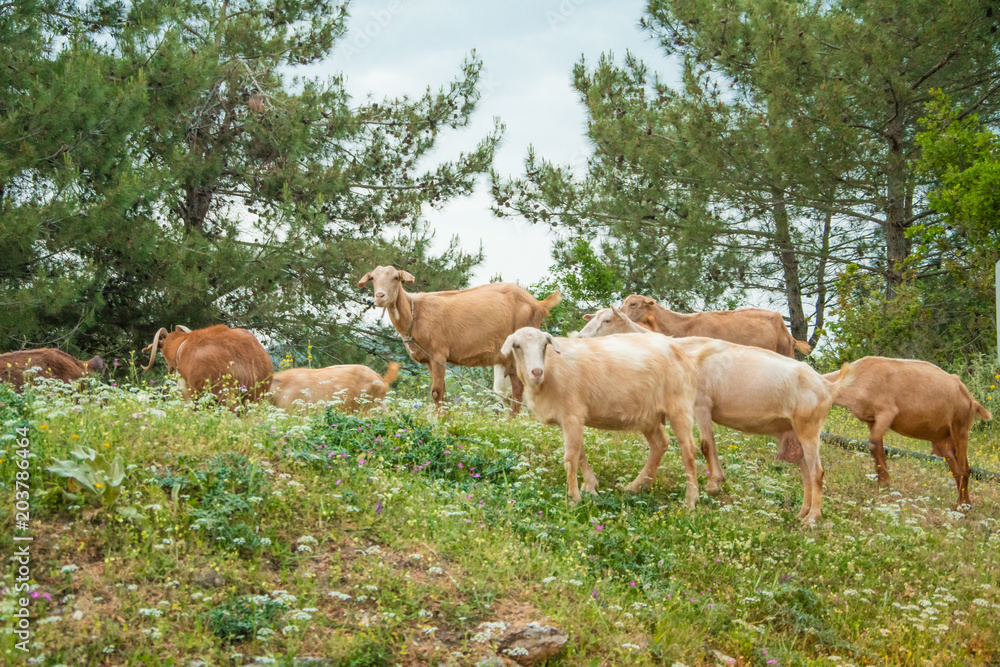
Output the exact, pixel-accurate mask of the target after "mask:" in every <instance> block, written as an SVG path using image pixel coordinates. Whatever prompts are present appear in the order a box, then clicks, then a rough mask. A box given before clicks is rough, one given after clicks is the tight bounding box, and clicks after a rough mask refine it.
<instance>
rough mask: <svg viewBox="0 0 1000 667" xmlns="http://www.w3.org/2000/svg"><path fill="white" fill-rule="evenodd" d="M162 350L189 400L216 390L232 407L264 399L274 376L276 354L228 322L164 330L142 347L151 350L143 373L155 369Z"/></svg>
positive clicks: (222, 399) (224, 402)
mask: <svg viewBox="0 0 1000 667" xmlns="http://www.w3.org/2000/svg"><path fill="white" fill-rule="evenodd" d="M161 336H163V338H162V339H161ZM157 350H162V352H163V358H164V359H166V361H167V368H168V369H169V370H170V372H171V373H172V372H174V371H177V372H179V373H180V376H181V381H180V386H181V391H182V392H183V394H184V400H190V399H192V398H193V397H195V396H196V395H198V394H201V393H202V392H204V391H211V392H212V393H213V394H215V395H216V396H217V397H218V398H219V400H220V401H221V402H222V403H223V404H225V405H229V406H230V407H235V406H236V405H238V404H239V403H240V402H242V401H258V400H260V398H261V397H262V396H264V394H266V393H267V390H268V387H269V386H270V380H271V374H272V373H273V372H274V365H273V364H272V363H271V357H270V355H268V353H267V350H265V349H264V346H263V345H261V344H260V342H259V341H258V340H257V338H256V337H255V336H254V335H253V334H252V333H250V332H249V331H247V330H246V329H230V328H229V327H227V326H226V325H225V324H216V325H214V326H210V327H206V328H204V329H197V330H195V331H191V330H190V329H188V328H187V327H184V326H177V327H176V328H175V329H174V330H173V331H171V332H170V333H167V330H166V329H164V328H161V329H160V330H159V331H157V332H156V335H155V336H154V337H153V342H152V343H151V344H149V345H147V346H146V347H144V348H143V349H142V351H143V352H147V351H148V352H149V363H148V364H147V365H145V366H143V367H142V368H143V370H147V371H148V370H149V369H151V368H152V367H153V363H154V362H155V361H156V351H157Z"/></svg>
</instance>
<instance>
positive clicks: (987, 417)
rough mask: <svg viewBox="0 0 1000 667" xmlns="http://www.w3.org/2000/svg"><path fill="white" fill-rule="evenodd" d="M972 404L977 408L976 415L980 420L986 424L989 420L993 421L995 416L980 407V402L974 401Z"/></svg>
mask: <svg viewBox="0 0 1000 667" xmlns="http://www.w3.org/2000/svg"><path fill="white" fill-rule="evenodd" d="M972 403H973V405H974V406H975V407H976V415H977V416H978V417H979V418H980V419H982V420H983V421H984V422H988V421H989V420H991V419H993V414H992V413H990V411H989V410H987V409H986V408H984V407H983V406H982V405H980V404H979V401H977V400H975V399H973V401H972Z"/></svg>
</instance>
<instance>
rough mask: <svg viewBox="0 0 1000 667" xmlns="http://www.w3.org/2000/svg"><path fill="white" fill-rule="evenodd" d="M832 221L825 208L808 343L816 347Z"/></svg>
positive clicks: (820, 330)
mask: <svg viewBox="0 0 1000 667" xmlns="http://www.w3.org/2000/svg"><path fill="white" fill-rule="evenodd" d="M832 222H833V212H832V211H830V210H827V212H826V219H825V220H824V221H823V241H822V250H821V251H820V255H819V266H817V267H816V320H815V326H814V327H813V335H812V337H811V338H810V339H809V344H810V345H811V346H813V347H816V343H818V342H819V339H820V336H822V335H823V324H824V322H825V314H826V260H827V259H828V258H829V255H830V227H831V223H832Z"/></svg>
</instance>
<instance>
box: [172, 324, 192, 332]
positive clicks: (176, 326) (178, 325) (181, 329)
mask: <svg viewBox="0 0 1000 667" xmlns="http://www.w3.org/2000/svg"><path fill="white" fill-rule="evenodd" d="M177 330H180V331H183V332H184V333H191V330H190V329H188V328H187V327H186V326H184V325H183V324H175V325H174V331H177Z"/></svg>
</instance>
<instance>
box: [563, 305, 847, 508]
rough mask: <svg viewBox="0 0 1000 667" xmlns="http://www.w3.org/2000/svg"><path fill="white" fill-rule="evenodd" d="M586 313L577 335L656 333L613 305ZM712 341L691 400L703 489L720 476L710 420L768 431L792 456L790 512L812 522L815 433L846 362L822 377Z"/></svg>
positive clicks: (843, 383)
mask: <svg viewBox="0 0 1000 667" xmlns="http://www.w3.org/2000/svg"><path fill="white" fill-rule="evenodd" d="M587 319H589V322H588V323H587V326H585V327H584V328H583V330H582V331H581V332H580V334H579V335H580V337H581V338H589V337H593V336H607V335H609V334H617V333H622V332H632V333H634V334H640V333H641V334H646V335H645V336H634V338H663V336H659V335H657V334H655V333H653V332H652V331H649V330H647V329H644V328H643V327H640V326H639V325H637V324H636V323H635V322H633V321H631V320H630V319H629V318H627V317H625V315H624V314H623V313H622V312H621V311H619V310H617V309H615V308H605V309H604V310H600V311H598V312H597V313H595V314H594V315H592V316H590V317H589V318H587ZM670 340H673V341H674V342H675V343H676V344H677V345H679V346H682V347H685V348H687V347H688V346H691V347H693V348H698V347H699V346H701V345H703V344H704V341H705V340H707V339H705V338H702V337H687V338H673V339H670ZM719 344H720V345H721V346H722V349H721V350H720V351H719V353H717V354H713V355H711V356H708V357H705V358H704V359H702V360H701V361H699V363H698V368H697V377H698V391H697V396H696V398H695V404H694V418H695V420H696V421H697V423H698V431H699V433H700V434H701V451H702V453H703V454H704V455H705V460H706V461H708V469H709V479H708V487H707V491H708V492H709V493H716V492H718V491H719V490H721V488H722V482H723V481H724V480H725V472H724V471H723V470H722V465H721V464H720V463H719V454H718V451H717V450H716V444H715V434H714V433H713V431H712V422H715V423H716V424H722V425H723V426H728V427H730V428H735V429H737V430H740V431H743V432H744V433H754V434H760V435H770V436H773V437H775V438H776V439H777V440H778V442H779V446H780V451H779V458H784V459H786V460H790V461H792V462H795V461H797V462H798V463H799V468H800V469H801V471H802V487H803V494H802V496H803V499H802V510H801V511H800V512H799V514H798V518H800V519H802V521H803V523H804V524H806V525H809V524H813V523H815V521H816V519H818V518H819V516H820V508H821V506H822V502H823V466H822V464H821V462H820V456H819V434H820V432H821V431H822V428H823V421H824V420H825V419H826V415H827V413H828V412H829V411H830V406H831V405H832V404H833V402H834V400H835V397H836V396H837V395H838V393H839V392H842V391H843V390H844V388H845V387H847V386H848V385H849V384H850V383H851V382H852V381H853V374H854V370H853V368H852V367H851V365H850V364H845V365H844V367H843V368H842V369H841V370H840V372H839V373H834V374H833V375H832V376H831V380H832V381H831V382H827V381H825V380H824V379H823V376H821V375H820V374H819V373H817V372H816V371H815V370H813V369H812V368H811V367H810V366H809V365H808V364H804V363H802V362H800V361H795V360H794V359H790V358H788V357H785V356H782V355H780V354H777V353H775V352H770V351H768V350H762V349H760V348H757V347H749V346H747V345H737V344H735V343H728V342H725V341H719Z"/></svg>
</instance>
